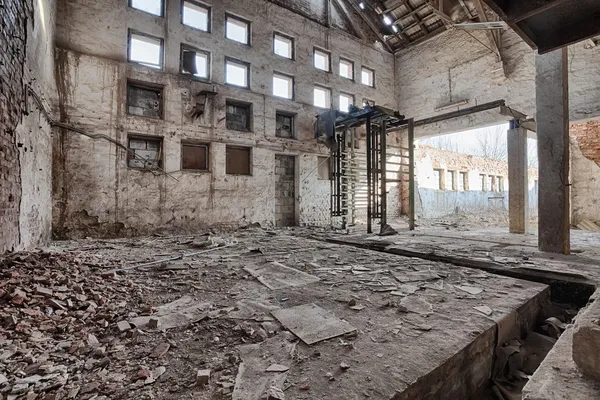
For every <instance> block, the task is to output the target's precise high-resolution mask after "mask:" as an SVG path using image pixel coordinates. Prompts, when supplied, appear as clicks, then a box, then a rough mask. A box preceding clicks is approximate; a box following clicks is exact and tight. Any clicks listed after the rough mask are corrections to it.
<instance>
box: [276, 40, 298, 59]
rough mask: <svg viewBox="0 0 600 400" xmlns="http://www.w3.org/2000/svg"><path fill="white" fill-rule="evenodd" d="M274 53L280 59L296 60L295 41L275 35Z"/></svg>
mask: <svg viewBox="0 0 600 400" xmlns="http://www.w3.org/2000/svg"><path fill="white" fill-rule="evenodd" d="M273 53H275V54H276V55H278V56H280V57H284V58H289V59H290V60H293V59H294V39H292V38H291V37H289V36H285V35H282V34H280V33H275V34H273Z"/></svg>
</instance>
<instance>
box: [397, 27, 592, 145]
mask: <svg viewBox="0 0 600 400" xmlns="http://www.w3.org/2000/svg"><path fill="white" fill-rule="evenodd" d="M471 35H472V36H471ZM501 37H502V40H501V43H502V45H501V54H502V59H503V61H504V65H503V64H502V63H500V62H499V61H498V59H497V57H496V55H495V54H493V53H492V52H491V51H490V50H489V49H488V48H486V47H484V45H486V46H488V47H490V48H491V47H492V45H491V44H490V40H489V38H488V37H487V35H486V33H485V32H484V31H474V32H466V31H462V30H450V31H448V32H445V33H443V34H441V35H439V36H437V37H435V38H433V39H432V40H430V41H427V42H425V43H423V44H420V45H417V46H414V47H411V48H409V49H407V50H404V51H402V52H400V53H399V54H398V55H397V56H396V84H397V97H398V101H399V109H400V112H401V113H403V114H405V115H407V116H409V117H414V118H416V119H422V118H427V117H431V116H434V115H438V114H444V113H448V112H451V111H455V110H457V109H458V108H459V107H455V108H446V109H444V110H440V111H437V112H436V111H435V109H436V108H437V107H440V106H444V105H447V104H451V103H453V102H458V101H461V100H468V101H469V103H468V104H466V105H463V106H461V107H460V108H466V107H472V106H475V105H478V104H482V103H486V102H491V101H496V100H505V101H506V105H508V106H510V107H512V108H514V109H515V110H518V111H520V112H522V113H525V114H527V115H530V116H534V115H535V52H534V51H533V50H532V49H531V48H530V47H529V46H528V45H527V44H526V43H525V42H523V41H522V40H521V39H520V38H519V36H518V35H517V34H515V33H514V32H513V31H512V30H510V29H509V30H505V31H503V32H502V34H501ZM503 68H504V70H505V72H506V75H505V74H504V72H503ZM569 101H570V110H571V113H570V114H571V121H579V120H584V119H589V118H593V117H595V116H598V115H600V46H596V47H591V46H589V44H588V43H585V42H583V43H578V44H575V45H572V46H570V47H569ZM508 119H510V117H506V116H501V115H500V114H499V112H498V111H496V110H494V111H490V112H480V113H476V114H471V115H469V116H467V117H464V118H455V119H452V120H447V121H443V122H440V123H437V124H431V125H427V126H424V127H422V128H418V129H417V131H416V134H417V136H421V137H424V136H433V135H436V134H439V133H449V132H458V131H461V130H467V129H469V128H473V127H481V126H486V125H492V124H495V123H499V122H501V121H506V120H508Z"/></svg>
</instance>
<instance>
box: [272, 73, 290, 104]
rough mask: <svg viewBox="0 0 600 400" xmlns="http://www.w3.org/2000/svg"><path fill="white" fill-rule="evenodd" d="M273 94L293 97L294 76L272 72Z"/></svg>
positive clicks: (287, 97) (286, 97)
mask: <svg viewBox="0 0 600 400" xmlns="http://www.w3.org/2000/svg"><path fill="white" fill-rule="evenodd" d="M273 96H277V97H283V98H284V99H292V98H293V97H294V78H293V77H291V76H287V75H282V74H278V73H275V74H273Z"/></svg>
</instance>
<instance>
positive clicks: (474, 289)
mask: <svg viewBox="0 0 600 400" xmlns="http://www.w3.org/2000/svg"><path fill="white" fill-rule="evenodd" d="M454 287H455V288H456V289H458V290H462V291H463V292H467V293H469V294H472V295H475V294H480V293H481V292H483V289H482V288H478V287H474V286H468V285H454Z"/></svg>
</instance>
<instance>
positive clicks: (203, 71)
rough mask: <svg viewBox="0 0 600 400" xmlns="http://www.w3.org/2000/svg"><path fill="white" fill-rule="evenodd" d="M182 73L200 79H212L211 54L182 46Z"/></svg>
mask: <svg viewBox="0 0 600 400" xmlns="http://www.w3.org/2000/svg"><path fill="white" fill-rule="evenodd" d="M181 73H183V74H191V75H194V76H195V77H197V78H200V79H209V77H210V54H209V53H208V52H206V51H200V50H195V49H193V48H191V47H186V46H181Z"/></svg>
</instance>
